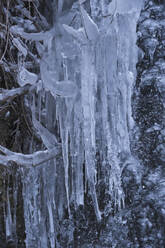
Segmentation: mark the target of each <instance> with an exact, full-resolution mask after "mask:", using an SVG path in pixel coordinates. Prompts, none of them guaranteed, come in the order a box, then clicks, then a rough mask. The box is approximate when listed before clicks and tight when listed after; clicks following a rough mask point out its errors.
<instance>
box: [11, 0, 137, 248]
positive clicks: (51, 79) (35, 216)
mask: <svg viewBox="0 0 165 248" xmlns="http://www.w3.org/2000/svg"><path fill="white" fill-rule="evenodd" d="M95 2H97V1H91V6H92V8H94V7H95ZM101 2H102V7H105V6H104V1H101ZM114 2H115V1H112V3H111V4H109V11H110V13H111V14H113V18H110V19H111V21H110V20H109V18H108V17H105V18H102V21H101V23H100V24H99V27H97V25H96V24H95V23H94V22H93V21H92V19H91V18H90V17H89V15H88V14H87V12H86V11H85V10H84V9H83V8H82V7H81V15H82V23H83V28H80V29H78V30H75V29H73V28H72V27H69V26H67V25H64V29H65V31H64V30H63V31H62V32H63V34H62V36H61V37H59V36H56V35H55V37H54V38H52V37H51V45H50V44H48V49H47V52H45V53H44V55H43V58H42V60H41V66H40V69H41V78H42V81H43V89H41V90H39V92H38V97H37V99H35V100H36V101H38V102H37V104H36V101H34V102H35V104H33V108H32V110H33V114H34V111H36V113H37V112H38V113H39V118H38V120H39V122H37V120H36V121H35V118H36V117H35V115H34V118H33V122H34V126H35V125H38V126H37V127H38V129H40V128H42V131H41V132H40V135H41V136H42V135H43V133H46V132H47V135H46V137H47V138H48V139H47V141H45V142H46V143H44V144H48V145H49V144H50V143H51V142H54V143H53V144H54V145H56V142H57V143H58V142H62V157H63V159H62V158H58V159H54V160H51V161H49V162H47V163H45V165H44V166H43V168H35V169H34V170H33V171H32V170H24V172H23V178H22V181H23V198H24V216H25V228H26V246H27V247H34V248H35V247H36V248H38V247H41V248H45V247H51V248H54V247H55V245H56V247H58V242H57V239H56V232H57V231H58V220H60V219H62V217H63V214H64V209H65V208H67V209H68V214H69V215H70V203H71V202H72V203H74V206H75V208H76V207H77V206H79V205H83V204H84V191H85V190H86V189H87V184H88V186H89V190H90V194H91V197H92V200H93V205H94V209H95V214H96V217H97V220H98V221H100V219H101V213H100V210H99V205H98V199H97V194H96V189H95V186H96V184H97V178H98V177H96V175H97V173H98V171H97V166H96V163H97V161H96V153H97V154H99V157H100V161H101V164H100V166H102V167H105V166H109V168H110V169H109V173H108V175H107V178H105V181H108V183H109V193H110V194H111V195H112V197H113V198H114V201H115V205H116V206H118V208H120V207H121V204H122V205H124V194H123V191H122V187H121V173H122V165H121V161H120V158H121V157H122V154H123V153H125V154H129V156H130V148H129V130H130V129H131V127H132V117H131V89H132V84H133V82H134V80H135V77H136V72H135V68H136V61H137V48H136V23H137V19H138V16H139V12H140V7H141V5H140V1H131V0H127V1H124V2H123V1H122V0H118V1H116V2H115V4H114ZM132 2H133V3H132ZM92 15H93V17H94V15H95V12H94V10H93V9H92ZM112 19H113V21H112ZM55 29H56V27H55ZM66 31H67V32H66ZM71 36H72V37H73V39H72V38H71ZM31 37H32V36H31ZM40 39H42V38H40ZM68 50H70V51H71V52H69V51H68ZM26 74H27V72H26ZM43 102H45V105H44V107H43V106H42V105H43ZM34 105H35V106H34ZM35 108H36V110H35ZM40 121H41V122H42V124H44V126H45V127H46V128H45V129H43V128H44V127H43V126H42V125H41V123H40ZM39 125H41V126H39ZM40 130H41V129H40ZM44 130H45V131H44ZM46 130H47V131H46ZM50 134H52V137H55V135H56V136H57V140H55V139H54V140H53V141H52V137H51V135H50ZM53 134H54V135H53ZM59 137H60V139H59ZM84 164H85V175H84ZM84 177H85V182H84ZM9 217H10V216H9Z"/></svg>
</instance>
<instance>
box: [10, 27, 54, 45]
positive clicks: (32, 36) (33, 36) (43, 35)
mask: <svg viewBox="0 0 165 248" xmlns="http://www.w3.org/2000/svg"><path fill="white" fill-rule="evenodd" d="M10 32H12V33H13V34H17V35H20V36H21V37H22V38H24V39H26V40H32V41H43V40H47V39H48V38H49V37H50V36H52V30H50V31H46V32H39V33H26V32H24V29H23V28H20V27H19V26H17V25H14V26H12V27H11V28H10Z"/></svg>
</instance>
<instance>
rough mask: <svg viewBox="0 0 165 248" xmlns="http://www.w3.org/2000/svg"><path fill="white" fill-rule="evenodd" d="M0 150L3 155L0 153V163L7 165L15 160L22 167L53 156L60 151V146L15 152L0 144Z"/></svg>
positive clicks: (35, 164) (36, 163)
mask: <svg viewBox="0 0 165 248" xmlns="http://www.w3.org/2000/svg"><path fill="white" fill-rule="evenodd" d="M0 151H1V152H2V153H4V154H5V155H0V163H1V164H2V165H4V166H7V167H8V166H9V164H8V163H9V162H15V163H17V164H19V165H22V166H24V167H31V166H38V165H41V164H43V163H45V162H47V161H48V160H50V159H53V158H55V157H56V156H57V155H58V154H59V153H60V147H55V148H52V149H50V150H45V151H37V152H34V153H32V154H22V153H16V152H12V151H10V150H8V149H7V148H5V147H3V146H0Z"/></svg>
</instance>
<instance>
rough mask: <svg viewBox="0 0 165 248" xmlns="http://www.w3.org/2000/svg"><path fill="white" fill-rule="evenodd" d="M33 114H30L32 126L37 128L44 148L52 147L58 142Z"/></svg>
mask: <svg viewBox="0 0 165 248" xmlns="http://www.w3.org/2000/svg"><path fill="white" fill-rule="evenodd" d="M33 112H34V111H33ZM34 114H35V113H33V114H32V121H33V125H34V127H35V128H36V129H37V131H38V133H39V135H40V137H41V139H42V141H43V143H44V145H45V146H46V148H48V149H52V148H53V147H55V146H56V145H57V144H58V141H57V139H56V137H55V135H54V134H52V133H50V132H49V130H48V129H47V128H45V127H44V126H43V125H42V124H41V123H40V122H39V121H37V120H36V118H35V115H34Z"/></svg>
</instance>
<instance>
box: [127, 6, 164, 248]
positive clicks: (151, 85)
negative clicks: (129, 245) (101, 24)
mask: <svg viewBox="0 0 165 248" xmlns="http://www.w3.org/2000/svg"><path fill="white" fill-rule="evenodd" d="M164 33H165V6H164V1H146V2H145V5H144V8H143V10H142V12H141V16H140V19H139V22H138V25H137V34H138V39H137V45H138V47H139V61H138V64H137V81H136V85H135V88H134V92H133V96H132V108H133V117H134V120H135V122H136V129H135V130H134V132H133V139H132V151H133V152H134V154H135V155H136V156H138V158H139V159H140V161H141V163H142V164H143V176H142V181H141V183H142V184H141V186H142V188H141V189H140V194H139V195H138V197H137V200H136V203H135V202H134V203H135V204H134V205H133V208H132V211H131V215H132V220H131V222H130V227H132V231H131V232H130V233H131V239H134V242H135V240H136V239H137V240H138V242H137V243H138V245H139V246H137V247H162V248H163V247H164V245H165V239H164V234H163V233H164V229H165V224H164V218H165V215H164V195H165V192H164V179H163V178H164V175H165V169H164V165H165V156H164V154H165V145H164V140H165V123H164V113H165V104H164V103H165V94H164V93H165V78H164V75H165V46H164V38H165V36H164ZM133 226H134V228H133ZM130 230H131V229H130ZM135 237H136V238H135ZM135 243H136V242H135ZM135 247H136V246H135Z"/></svg>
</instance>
